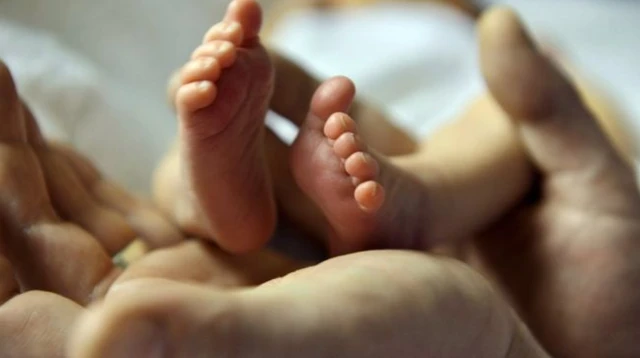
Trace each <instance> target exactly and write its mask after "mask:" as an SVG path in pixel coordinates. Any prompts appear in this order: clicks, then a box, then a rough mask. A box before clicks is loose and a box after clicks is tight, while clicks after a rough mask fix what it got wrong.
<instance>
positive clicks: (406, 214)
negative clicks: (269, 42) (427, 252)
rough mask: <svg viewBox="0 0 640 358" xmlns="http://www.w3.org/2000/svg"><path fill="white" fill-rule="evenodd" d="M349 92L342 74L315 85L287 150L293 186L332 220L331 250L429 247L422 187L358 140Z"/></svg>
mask: <svg viewBox="0 0 640 358" xmlns="http://www.w3.org/2000/svg"><path fill="white" fill-rule="evenodd" d="M354 92H355V89H354V87H353V84H352V83H351V82H350V81H349V80H347V79H345V78H335V79H332V80H329V81H327V82H325V83H324V84H323V85H322V86H320V88H319V89H318V91H317V92H316V94H315V95H314V98H313V100H312V103H311V111H310V114H309V115H308V117H307V120H306V122H305V123H304V125H303V127H302V128H301V130H300V134H299V135H298V138H297V139H296V141H295V143H294V144H293V148H292V158H291V159H292V163H291V168H292V170H293V174H294V176H295V178H296V180H297V182H298V184H299V185H300V187H301V189H302V190H303V191H304V192H305V193H306V194H307V195H308V196H309V197H311V199H312V200H313V201H314V202H315V203H316V204H317V205H318V206H319V207H320V208H321V210H322V211H323V212H324V214H325V216H326V217H327V220H328V221H329V223H330V227H331V231H332V232H331V233H330V234H329V246H330V250H331V252H332V254H342V253H347V252H352V251H356V250H361V249H367V248H382V247H393V248H425V246H430V245H429V244H427V243H426V241H425V238H427V237H432V234H433V233H432V232H430V231H429V224H428V223H426V222H425V220H424V218H425V217H429V215H428V214H427V213H428V211H429V200H428V197H427V192H426V187H425V186H424V185H423V184H422V183H421V182H419V181H418V180H417V179H415V178H413V177H412V176H411V175H409V174H408V173H405V172H403V171H401V170H399V169H397V168H396V167H394V166H392V165H391V164H389V163H388V162H387V161H386V160H385V159H384V158H383V157H382V156H380V155H378V154H377V153H375V152H374V151H372V150H370V149H368V148H367V146H366V144H365V143H364V142H363V141H362V140H361V139H360V138H359V137H358V130H357V127H356V124H355V122H354V120H353V119H352V118H351V117H349V116H348V115H346V114H344V113H343V112H346V111H347V110H348V108H349V106H350V105H351V101H352V100H353V96H354Z"/></svg>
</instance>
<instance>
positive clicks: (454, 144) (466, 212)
mask: <svg viewBox="0 0 640 358" xmlns="http://www.w3.org/2000/svg"><path fill="white" fill-rule="evenodd" d="M260 22H261V21H260V9H259V6H258V5H257V3H256V2H255V1H252V0H236V1H234V2H232V4H231V5H230V7H229V10H228V12H227V14H226V16H225V20H224V21H223V23H222V24H223V25H220V24H219V25H216V26H214V27H213V28H212V29H211V30H210V31H209V32H208V34H207V35H206V36H205V44H204V45H203V46H201V47H200V48H199V49H197V50H196V51H195V52H194V61H193V62H191V63H189V64H187V65H186V66H185V67H184V68H183V69H182V71H181V76H180V78H179V81H181V83H180V86H179V87H177V88H178V90H177V91H176V90H173V89H171V88H170V93H171V94H172V97H174V102H175V105H176V109H177V111H178V113H179V118H180V122H181V123H180V127H181V133H180V137H179V148H180V155H173V154H172V153H171V152H170V154H169V155H168V156H167V158H166V159H165V161H164V162H163V163H162V164H161V167H160V168H159V171H158V173H157V175H156V190H155V191H156V197H157V198H158V197H164V198H160V200H159V202H160V206H161V207H164V208H165V210H167V208H169V209H168V210H167V211H168V212H169V214H171V215H172V216H173V217H174V219H176V220H177V221H178V222H179V223H180V224H181V226H182V227H183V228H185V226H188V227H187V229H188V231H190V232H196V233H197V234H198V235H199V236H204V237H214V238H215V240H216V241H217V242H218V243H219V244H220V245H221V246H222V247H223V248H225V249H227V250H230V251H236V252H238V251H248V250H251V249H253V248H257V247H259V246H261V245H262V244H264V242H265V241H266V240H267V239H268V236H269V235H268V234H270V231H271V229H272V228H273V224H274V222H275V215H274V214H273V212H274V210H273V196H274V194H273V193H272V192H273V191H275V192H276V196H277V198H278V200H279V204H281V206H282V208H283V211H284V212H285V213H286V214H287V215H289V216H293V217H296V219H297V220H298V221H301V222H305V224H307V226H309V227H312V228H313V230H314V231H315V232H314V234H316V235H318V236H321V237H323V238H326V242H327V244H328V246H329V248H330V251H331V253H332V254H341V253H346V252H353V251H357V250H361V249H368V248H385V247H392V248H409V249H419V250H424V249H430V248H433V247H435V246H438V245H440V244H443V243H449V242H452V241H455V240H456V239H460V238H461V237H462V236H464V235H469V234H471V233H473V232H477V231H478V230H481V229H482V228H483V227H484V226H486V225H487V224H489V223H490V220H492V219H493V218H495V217H497V216H499V215H500V213H501V212H504V211H505V210H507V209H508V208H510V206H511V205H514V204H515V203H516V202H517V201H518V200H520V199H521V198H522V196H523V195H524V194H525V193H526V191H527V189H528V188H529V186H530V183H531V180H532V178H533V170H532V166H531V165H530V163H529V160H528V159H527V157H526V155H525V153H524V151H523V149H522V148H521V143H520V141H519V139H518V137H519V136H518V134H517V131H516V129H515V127H514V126H513V125H512V122H511V121H510V120H509V117H513V116H518V114H519V111H520V108H517V106H512V107H508V108H501V106H499V105H498V104H497V103H496V100H497V102H500V101H506V100H511V98H509V99H505V98H497V97H495V96H496V95H497V96H498V97H504V95H502V96H500V94H494V95H493V96H492V95H490V94H487V95H485V96H482V97H481V98H480V99H479V100H477V101H475V102H474V103H473V104H472V105H471V106H470V107H469V109H468V110H467V112H466V113H465V114H464V115H463V116H461V117H460V118H459V119H458V120H456V121H453V122H452V123H451V124H449V125H447V126H446V127H444V128H442V129H441V130H440V131H439V132H437V133H435V134H434V135H433V136H432V137H430V138H429V140H428V142H427V143H426V145H423V146H420V147H418V149H417V150H414V151H411V152H407V153H405V154H402V155H394V156H385V155H390V154H392V153H390V152H389V151H387V150H385V151H381V150H380V147H381V145H379V144H378V143H380V142H384V141H380V140H376V138H375V136H373V137H372V135H371V134H372V133H374V134H375V133H377V132H376V131H374V130H371V129H372V128H371V127H372V126H373V127H375V125H374V124H376V123H386V120H385V119H384V116H383V115H380V113H379V112H376V111H375V110H368V109H369V108H367V107H365V106H363V105H362V104H361V103H355V104H354V105H353V106H352V102H353V99H354V96H355V88H354V86H353V84H352V83H351V82H350V81H349V80H347V79H345V78H334V79H331V80H329V81H327V82H325V83H324V84H322V85H320V86H319V87H318V84H319V83H318V82H316V81H315V80H314V79H312V78H311V77H310V76H308V75H307V74H306V73H304V71H303V70H301V69H299V68H295V65H293V64H291V63H290V62H287V61H286V59H283V58H281V57H278V56H277V55H275V56H274V55H273V54H272V59H273V63H274V65H275V72H276V75H275V88H276V92H275V93H274V95H273V97H271V98H270V97H269V95H270V89H271V86H272V85H273V73H272V71H273V70H272V69H271V67H270V66H271V63H270V62H269V58H268V57H267V56H266V55H265V53H264V50H263V48H262V47H261V46H260V45H259V42H258V39H257V34H258V31H259V25H260ZM230 23H231V24H233V25H229V24H230ZM222 28H225V29H226V30H224V31H222V30H221V29H222ZM229 28H231V30H229ZM488 31H489V30H485V31H484V32H488ZM241 35H242V36H241ZM499 36H502V35H501V34H498V33H489V34H485V35H484V37H482V36H481V42H483V41H485V38H495V37H499ZM220 42H222V43H224V44H226V45H225V49H223V50H224V51H220V50H217V49H218V48H220V47H221V45H215V44H217V43H220ZM212 48H214V49H212ZM225 51H226V52H225ZM506 55H510V54H506ZM506 55H505V56H506ZM493 62H495V63H493ZM493 62H492V63H493V65H495V66H493V67H495V68H497V69H498V70H496V71H493V72H492V73H490V75H491V78H488V80H490V81H492V82H493V83H494V84H495V86H502V84H507V83H510V79H509V78H508V76H505V75H496V74H500V73H502V72H501V70H500V68H499V67H500V66H501V64H499V63H497V62H496V61H493ZM207 64H210V65H207ZM208 66H210V67H208ZM247 66H248V67H251V68H247ZM528 70H530V71H531V69H528ZM248 71H251V74H252V75H253V76H251V77H250V78H247V73H248ZM293 74H296V75H295V76H294V75H293ZM301 77H302V79H301ZM305 85H306V86H305ZM310 86H313V87H314V89H317V90H316V91H315V94H314V95H313V96H312V94H313V92H314V91H313V89H309V87H310ZM225 88H226V89H230V90H226V91H225ZM256 88H257V89H258V90H256ZM216 89H217V98H216V97H215V96H216ZM238 93H240V94H242V95H238ZM307 93H309V94H308V95H307ZM283 94H289V95H287V96H284V95H283ZM520 95H521V96H523V97H527V96H529V95H530V93H526V91H524V92H522V93H520ZM225 96H227V97H225ZM305 96H307V97H305ZM291 98H295V99H296V101H293V102H295V103H293V102H292V100H291ZM198 99H203V100H202V102H198ZM269 100H270V101H271V102H270V103H269ZM238 101H242V104H243V107H242V108H243V111H244V112H242V111H237V112H234V111H233V110H230V109H229V108H231V107H233V106H234V105H237V104H238ZM515 102H517V103H520V104H526V101H525V100H523V101H515ZM309 103H310V105H309ZM268 105H270V106H271V107H272V108H273V109H274V110H276V111H277V112H279V113H280V114H282V115H283V116H285V117H287V118H289V119H291V120H292V121H293V122H294V124H296V125H298V126H299V127H300V128H301V131H300V135H299V136H298V138H297V140H296V141H295V143H294V145H293V146H292V147H291V148H289V147H287V146H286V145H284V144H283V143H281V142H278V141H277V140H275V139H274V138H275V137H274V136H273V135H271V134H270V133H268V134H269V135H267V136H266V137H263V134H262V133H263V128H264V126H263V118H264V114H265V112H266V108H267V106H268ZM234 108H235V107H234ZM303 108H304V109H303ZM363 108H364V110H363ZM303 111H305V112H306V111H308V114H307V115H306V116H305V115H304V114H301V113H303ZM347 113H351V114H352V115H351V116H349V115H348V114H347ZM364 113H366V114H367V115H363V114H364ZM372 117H375V118H377V119H376V120H374V121H372V120H370V119H371V118H372ZM354 119H355V121H354ZM604 119H605V123H606V122H607V121H606V120H607V118H604ZM356 121H357V124H356ZM609 121H611V120H610V119H609ZM209 122H211V123H209ZM229 123H233V125H231V124H229ZM197 124H201V126H197ZM223 124H226V125H227V127H224V125H223ZM234 128H236V129H234ZM239 128H242V131H240V130H239ZM211 132H214V133H217V134H215V135H212V136H207V134H210V133H211ZM203 133H204V134H205V136H204V137H203V136H202V134H203ZM202 138H204V139H205V140H202ZM264 138H266V142H263V141H264V140H265V139H264ZM407 138H408V137H407ZM487 138H491V140H487ZM218 141H219V142H218ZM218 143H224V144H225V145H224V146H222V145H219V144H218ZM247 143H249V144H247ZM263 143H264V145H265V147H262V145H263ZM387 147H388V145H387ZM263 153H264V154H263ZM264 155H266V156H267V157H268V159H269V160H268V161H267V162H266V163H268V165H267V164H265V159H264ZM287 157H288V158H289V159H290V160H289V161H288V162H289V165H288V166H287V165H284V164H283V163H284V162H286V158H287ZM180 166H182V167H183V168H185V169H186V171H180V170H177V168H178V167H180ZM267 166H268V168H267ZM229 168H231V169H229ZM271 175H273V178H274V180H273V181H270V176H271ZM452 178H465V180H457V179H456V180H453V179H452ZM282 183H284V184H282ZM496 183H499V185H497V184H496ZM271 185H273V189H272V187H271ZM478 188H482V190H480V189H478ZM486 188H494V189H495V190H487V189H486ZM185 191H190V192H191V194H192V195H191V196H190V197H187V196H185V195H184V193H185ZM256 193H257V194H256ZM185 198H187V199H188V200H185ZM300 198H303V199H300ZM192 203H195V204H196V205H192ZM247 212H248V213H250V214H252V215H246V213H247ZM265 213H266V214H265ZM184 217H187V218H188V220H184ZM237 220H240V221H237ZM238 222H242V223H244V225H237V223H238ZM185 223H189V224H188V225H185ZM202 223H204V224H205V225H203V224H202ZM228 223H234V224H228ZM308 223H311V224H308ZM314 223H320V224H318V225H314ZM203 228H204V229H203ZM265 228H266V229H265Z"/></svg>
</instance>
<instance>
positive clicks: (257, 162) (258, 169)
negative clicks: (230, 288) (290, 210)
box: [175, 1, 276, 252]
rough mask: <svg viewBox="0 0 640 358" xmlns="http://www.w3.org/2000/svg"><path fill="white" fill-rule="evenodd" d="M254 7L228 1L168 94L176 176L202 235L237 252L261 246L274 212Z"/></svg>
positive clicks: (265, 62)
mask: <svg viewBox="0 0 640 358" xmlns="http://www.w3.org/2000/svg"><path fill="white" fill-rule="evenodd" d="M261 20H262V17H261V10H260V8H259V6H258V5H257V4H256V3H255V2H253V1H235V2H232V3H231V4H230V6H229V8H228V11H227V14H226V16H225V18H224V20H223V21H222V22H220V23H218V24H216V25H215V26H213V27H212V28H211V29H210V30H209V31H208V32H207V34H206V35H205V37H204V41H203V44H202V45H201V46H200V47H198V48H197V49H195V51H194V52H193V54H192V59H191V61H190V62H189V63H188V64H187V65H185V66H184V67H183V69H182V73H181V78H180V81H181V83H180V87H179V89H178V90H177V93H176V94H175V106H176V110H177V112H178V118H179V150H180V157H181V164H182V175H183V176H184V180H185V182H186V183H187V190H189V192H190V194H191V195H192V198H193V200H192V202H193V203H194V204H195V205H196V207H197V208H198V209H199V211H200V212H201V213H202V216H201V217H202V218H203V219H204V220H205V227H206V231H207V232H206V233H205V235H206V236H207V237H213V238H214V239H215V240H216V242H217V243H218V244H219V245H220V246H221V247H223V248H224V249H226V250H228V251H231V252H243V251H248V250H251V249H256V248H259V247H261V246H263V245H264V243H265V242H266V241H267V240H268V239H269V238H270V236H271V234H272V232H273V230H274V227H275V221H276V214H275V212H276V209H275V203H274V198H273V194H272V191H271V185H270V178H269V172H268V170H267V167H266V161H265V157H264V151H263V136H264V134H263V132H264V118H265V115H266V112H267V108H268V104H269V99H270V96H271V92H272V88H273V70H272V66H271V64H270V62H269V57H268V55H267V53H266V51H265V49H264V48H263V47H262V45H261V44H260V42H259V41H258V31H259V29H260V25H261Z"/></svg>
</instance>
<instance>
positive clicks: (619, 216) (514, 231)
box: [477, 9, 640, 358]
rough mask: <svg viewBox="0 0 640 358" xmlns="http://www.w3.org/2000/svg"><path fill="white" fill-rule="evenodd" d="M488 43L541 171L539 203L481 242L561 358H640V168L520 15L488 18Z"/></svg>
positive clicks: (498, 84) (501, 96) (496, 83)
mask: <svg viewBox="0 0 640 358" xmlns="http://www.w3.org/2000/svg"><path fill="white" fill-rule="evenodd" d="M480 36H481V43H482V49H481V52H482V62H483V70H484V74H485V77H486V79H487V82H488V85H489V87H490V90H491V92H492V94H493V95H494V98H495V99H496V100H497V101H498V102H499V104H500V105H501V107H502V108H503V109H504V110H505V111H506V112H507V113H508V114H509V115H510V116H511V117H512V118H514V119H516V122H517V124H518V125H519V131H520V134H521V138H522V141H523V143H524V148H525V150H526V151H527V153H528V155H529V157H530V158H531V160H532V162H533V163H534V164H535V165H536V167H537V169H538V170H539V173H540V177H539V182H538V184H539V185H538V189H539V191H538V192H536V193H534V194H535V197H533V198H529V199H531V200H529V201H527V202H523V203H521V205H520V206H518V207H517V208H516V209H514V210H512V211H511V212H510V213H509V214H508V215H507V216H506V217H504V218H503V219H502V220H500V221H499V222H497V223H496V224H495V225H494V226H493V227H491V228H490V229H489V230H487V231H486V232H484V233H483V234H482V235H481V237H480V239H479V240H478V242H477V249H478V252H477V254H478V259H479V260H480V263H481V265H482V266H484V268H485V269H487V270H488V271H489V272H490V273H491V274H492V275H493V276H494V277H495V279H496V281H497V282H498V283H499V284H501V286H502V287H503V288H504V291H505V292H506V293H507V294H508V295H509V296H510V297H511V298H512V299H513V302H514V303H515V304H516V306H517V307H518V309H519V311H520V312H521V314H522V315H523V317H524V319H525V321H526V322H527V323H528V324H529V326H530V327H531V329H532V331H533V332H534V334H536V335H537V337H538V338H539V339H540V340H541V342H542V344H543V345H544V346H545V347H546V348H547V349H548V350H549V352H550V353H551V354H552V355H553V356H557V357H585V358H586V357H637V356H640V345H638V342H637V339H638V335H637V333H638V330H639V329H640V289H639V288H638V287H640V242H639V241H638V238H639V237H640V197H639V195H638V190H637V187H636V181H635V176H634V174H633V170H632V168H630V167H629V166H628V165H627V163H626V162H625V161H624V160H623V159H622V158H621V157H620V156H619V155H618V153H616V151H615V150H614V148H613V147H612V146H611V144H610V143H609V142H608V140H607V138H606V136H605V135H604V134H603V132H602V130H601V129H600V128H599V127H598V123H597V121H596V120H595V119H594V117H593V116H592V115H591V114H590V113H589V110H587V109H586V108H585V105H584V104H583V103H582V101H581V99H580V98H579V96H578V95H577V93H576V91H575V89H574V88H573V86H572V85H571V84H570V83H569V82H568V81H567V80H566V79H565V78H564V77H563V76H562V74H561V73H560V72H559V71H558V70H557V69H556V68H555V67H554V65H553V64H552V63H550V62H549V61H548V60H547V59H546V58H545V57H544V56H543V55H541V54H540V52H538V50H537V49H536V48H535V47H534V45H533V43H532V40H531V39H530V38H529V36H528V35H527V34H526V32H525V30H524V29H523V28H522V25H521V23H520V22H519V20H518V19H517V17H516V16H515V15H514V14H513V13H512V12H510V11H508V10H504V9H498V10H494V11H492V12H490V13H489V14H487V15H486V16H485V17H484V18H483V20H482V21H481V24H480ZM488 140H489V139H488Z"/></svg>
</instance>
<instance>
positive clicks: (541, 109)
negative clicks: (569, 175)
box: [478, 7, 619, 173]
mask: <svg viewBox="0 0 640 358" xmlns="http://www.w3.org/2000/svg"><path fill="white" fill-rule="evenodd" d="M478 26H479V37H480V49H481V50H480V52H481V63H482V70H483V74H484V77H485V79H486V81H487V84H488V86H489V89H490V91H491V94H492V95H493V96H494V98H495V100H496V101H497V102H498V103H499V104H500V106H501V107H502V108H503V110H504V111H506V112H507V114H509V116H510V117H512V118H514V119H515V120H517V123H518V124H519V126H520V129H521V133H522V138H523V141H524V144H525V147H526V149H527V150H528V152H529V155H530V156H531V158H532V160H533V161H534V162H535V164H537V166H538V167H539V169H540V170H542V171H543V172H546V173H552V172H557V171H566V170H584V169H586V168H587V167H589V168H593V165H594V163H601V164H603V165H606V164H605V163H611V158H612V157H615V158H617V156H616V155H615V151H614V150H613V147H612V146H611V145H610V144H609V142H608V140H607V138H606V136H605V135H604V133H603V131H602V130H601V129H600V128H599V126H598V124H597V122H596V120H595V119H594V117H593V116H592V115H591V113H590V112H589V110H588V109H587V108H586V107H585V104H584V103H583V102H582V100H581V99H580V96H579V95H578V93H577V91H576V89H575V87H574V86H573V85H572V84H571V83H570V82H569V81H568V80H567V78H565V76H564V75H563V74H562V73H561V72H560V71H559V70H558V69H557V68H556V67H555V66H554V65H553V63H552V62H551V61H549V60H548V59H547V58H546V57H545V56H544V55H543V54H542V53H541V52H540V51H539V50H538V49H537V48H536V46H535V44H534V43H533V40H532V39H531V37H530V36H529V34H528V33H527V31H526V30H525V29H524V27H523V25H522V23H521V21H520V20H519V19H518V17H517V15H516V14H514V13H513V12H512V11H511V10H509V9H506V8H501V7H497V8H494V9H492V10H489V11H487V12H486V13H485V15H484V16H483V17H482V19H481V20H480V23H479V25H478ZM615 162H619V158H617V159H616V160H615Z"/></svg>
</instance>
